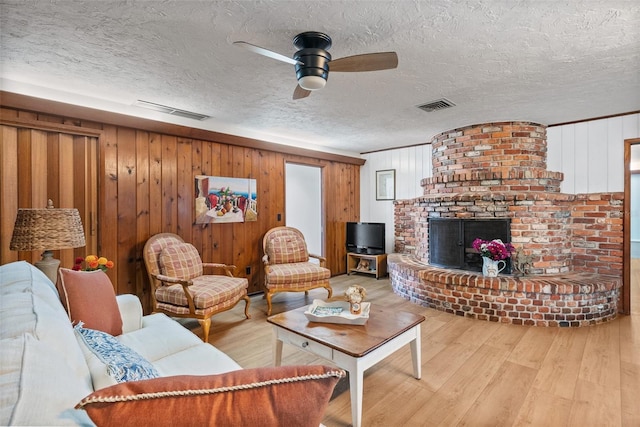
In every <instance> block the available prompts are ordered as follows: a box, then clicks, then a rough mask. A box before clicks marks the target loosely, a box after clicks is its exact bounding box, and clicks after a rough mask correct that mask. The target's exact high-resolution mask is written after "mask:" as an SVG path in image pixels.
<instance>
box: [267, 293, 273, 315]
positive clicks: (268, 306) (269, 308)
mask: <svg viewBox="0 0 640 427" xmlns="http://www.w3.org/2000/svg"><path fill="white" fill-rule="evenodd" d="M265 296H266V297H267V316H271V297H272V296H273V294H272V293H271V292H270V291H267V292H265Z"/></svg>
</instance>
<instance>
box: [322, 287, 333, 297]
mask: <svg viewBox="0 0 640 427" xmlns="http://www.w3.org/2000/svg"><path fill="white" fill-rule="evenodd" d="M324 288H325V289H326V290H327V292H328V293H329V295H328V296H327V298H331V295H333V288H332V287H331V285H327V286H325V287H324Z"/></svg>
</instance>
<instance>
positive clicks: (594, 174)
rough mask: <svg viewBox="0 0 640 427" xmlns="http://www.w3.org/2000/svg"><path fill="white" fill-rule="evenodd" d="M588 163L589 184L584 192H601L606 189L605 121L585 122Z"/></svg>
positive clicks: (606, 147)
mask: <svg viewBox="0 0 640 427" xmlns="http://www.w3.org/2000/svg"><path fill="white" fill-rule="evenodd" d="M587 129H588V131H587V132H588V139H587V141H588V148H587V149H588V150H589V165H588V167H587V174H588V175H589V186H588V187H587V190H586V191H585V193H601V192H604V191H607V178H608V172H609V171H608V169H607V163H608V161H609V160H608V159H609V150H608V145H609V144H608V143H607V121H606V120H596V121H592V122H588V123H587Z"/></svg>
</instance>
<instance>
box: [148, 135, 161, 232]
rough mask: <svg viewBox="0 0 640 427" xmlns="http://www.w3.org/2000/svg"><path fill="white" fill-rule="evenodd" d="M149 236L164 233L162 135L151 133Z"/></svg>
mask: <svg viewBox="0 0 640 427" xmlns="http://www.w3.org/2000/svg"><path fill="white" fill-rule="evenodd" d="M148 161H149V236H153V235H154V234H158V233H162V232H163V231H164V228H163V226H162V135H159V134H155V133H152V134H150V135H149V158H148Z"/></svg>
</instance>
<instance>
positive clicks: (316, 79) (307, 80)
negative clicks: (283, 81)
mask: <svg viewBox="0 0 640 427" xmlns="http://www.w3.org/2000/svg"><path fill="white" fill-rule="evenodd" d="M298 84H299V85H300V87H301V88H302V89H306V90H318V89H322V88H323V87H324V85H326V84H327V81H326V80H325V79H323V78H322V77H320V76H302V77H300V78H299V79H298Z"/></svg>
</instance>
